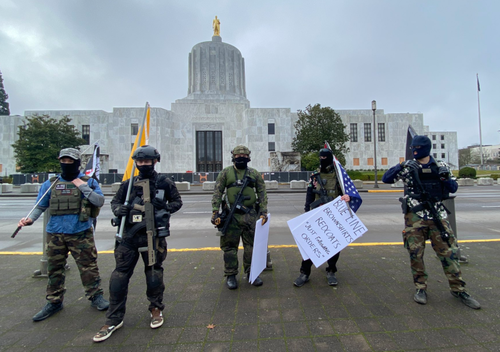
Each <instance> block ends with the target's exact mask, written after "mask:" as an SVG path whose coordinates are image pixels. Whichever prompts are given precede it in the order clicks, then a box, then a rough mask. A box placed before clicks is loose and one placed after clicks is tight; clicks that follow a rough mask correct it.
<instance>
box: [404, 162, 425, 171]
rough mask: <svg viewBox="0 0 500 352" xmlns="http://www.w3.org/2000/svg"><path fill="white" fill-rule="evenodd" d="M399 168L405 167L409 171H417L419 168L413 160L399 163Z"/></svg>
mask: <svg viewBox="0 0 500 352" xmlns="http://www.w3.org/2000/svg"><path fill="white" fill-rule="evenodd" d="M401 166H402V167H403V168H405V167H407V168H409V169H411V170H418V169H419V168H420V164H419V163H417V162H416V161H415V160H406V161H403V162H402V163H401Z"/></svg>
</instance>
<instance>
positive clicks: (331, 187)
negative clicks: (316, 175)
mask: <svg viewBox="0 0 500 352" xmlns="http://www.w3.org/2000/svg"><path fill="white" fill-rule="evenodd" d="M320 176H321V180H323V188H324V189H325V190H326V192H327V195H328V196H330V197H332V198H333V199H335V198H337V197H338V195H339V193H338V180H337V174H336V173H335V172H330V173H327V174H323V173H321V174H320ZM316 189H317V190H319V189H320V185H317V186H316ZM319 198H320V195H319V194H316V197H315V199H319Z"/></svg>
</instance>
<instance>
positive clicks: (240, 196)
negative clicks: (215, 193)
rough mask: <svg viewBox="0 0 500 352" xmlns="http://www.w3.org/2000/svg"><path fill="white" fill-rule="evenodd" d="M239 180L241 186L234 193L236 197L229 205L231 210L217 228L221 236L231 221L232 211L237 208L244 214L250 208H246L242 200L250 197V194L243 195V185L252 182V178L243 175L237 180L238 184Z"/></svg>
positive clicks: (245, 185)
mask: <svg viewBox="0 0 500 352" xmlns="http://www.w3.org/2000/svg"><path fill="white" fill-rule="evenodd" d="M240 182H241V188H240V191H239V192H238V194H237V195H236V198H235V200H234V203H233V205H232V206H231V210H230V211H229V213H228V214H227V216H226V218H225V221H224V226H222V227H220V228H219V231H220V232H221V236H224V235H225V234H226V233H227V229H228V228H229V224H230V223H231V221H233V216H234V212H235V211H236V210H239V211H241V212H243V213H245V214H248V212H249V211H250V210H251V208H248V207H246V206H244V205H243V202H244V201H245V200H248V199H250V196H244V195H243V190H244V189H245V187H247V186H248V184H249V183H251V182H253V179H252V178H251V177H250V176H245V177H244V178H243V180H238V185H239V183H240Z"/></svg>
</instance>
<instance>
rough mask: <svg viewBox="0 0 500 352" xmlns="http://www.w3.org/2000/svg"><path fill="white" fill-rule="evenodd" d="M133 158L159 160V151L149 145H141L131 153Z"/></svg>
mask: <svg viewBox="0 0 500 352" xmlns="http://www.w3.org/2000/svg"><path fill="white" fill-rule="evenodd" d="M132 159H133V160H158V161H160V153H158V150H156V148H154V147H152V146H150V145H143V146H140V147H139V148H137V149H136V150H135V152H134V155H132Z"/></svg>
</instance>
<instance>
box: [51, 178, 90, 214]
mask: <svg viewBox="0 0 500 352" xmlns="http://www.w3.org/2000/svg"><path fill="white" fill-rule="evenodd" d="M89 178H90V177H88V176H83V177H81V178H80V179H81V180H82V181H84V182H87V181H88V180H89ZM56 179H57V176H54V177H51V178H50V182H54V181H55V180H56ZM99 211H100V208H99V207H96V206H95V205H93V204H92V203H91V202H90V201H89V200H88V199H87V198H84V199H82V192H81V191H80V190H79V189H78V187H77V186H75V185H74V184H73V183H72V182H69V181H61V180H59V181H57V183H56V184H55V186H54V189H53V190H52V191H51V194H50V202H49V213H50V215H52V216H54V215H79V218H78V220H79V221H88V220H89V217H92V218H96V217H97V216H98V215H99Z"/></svg>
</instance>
